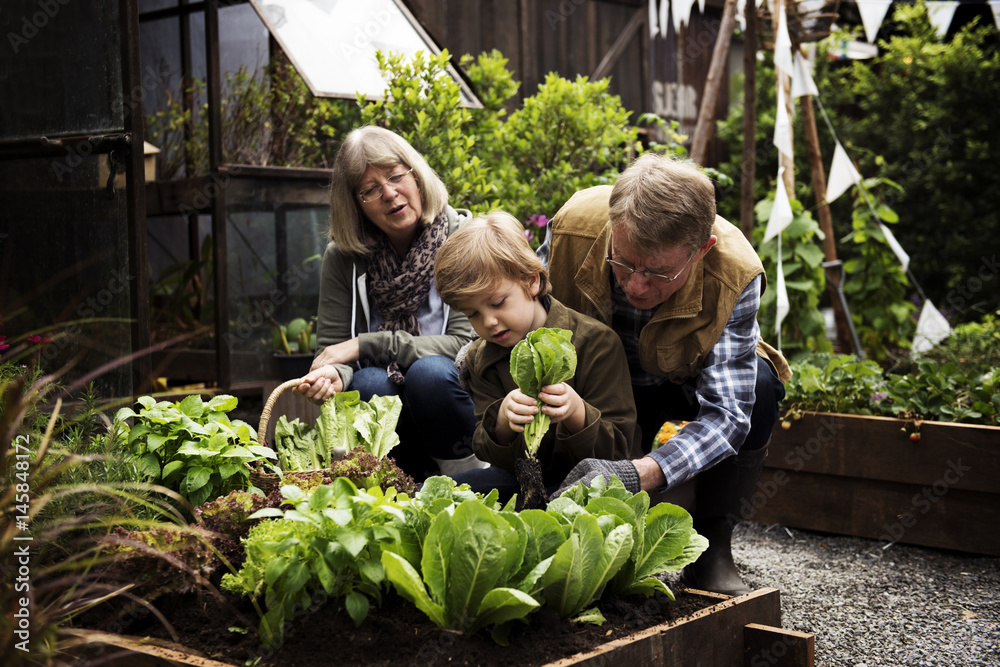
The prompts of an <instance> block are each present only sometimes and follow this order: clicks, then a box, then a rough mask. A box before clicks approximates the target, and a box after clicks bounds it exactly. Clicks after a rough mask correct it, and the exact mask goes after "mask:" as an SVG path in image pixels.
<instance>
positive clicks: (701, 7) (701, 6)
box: [698, 0, 705, 14]
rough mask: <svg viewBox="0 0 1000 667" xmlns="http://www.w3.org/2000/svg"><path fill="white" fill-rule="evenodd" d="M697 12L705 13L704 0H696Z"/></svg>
mask: <svg viewBox="0 0 1000 667" xmlns="http://www.w3.org/2000/svg"><path fill="white" fill-rule="evenodd" d="M698 11H699V12H701V13H702V14H704V13H705V0H698Z"/></svg>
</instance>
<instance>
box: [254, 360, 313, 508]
mask: <svg viewBox="0 0 1000 667" xmlns="http://www.w3.org/2000/svg"><path fill="white" fill-rule="evenodd" d="M300 384H302V378H294V379H292V380H288V381H287V382H283V383H281V384H279V385H278V386H277V387H275V388H274V391H272V392H271V395H270V396H269V397H268V399H267V401H266V402H265V403H264V411H263V412H262V413H261V415H260V425H259V426H258V427H257V442H258V443H260V444H264V436H265V435H266V434H267V426H268V423H269V422H270V420H271V410H273V409H274V404H275V403H276V402H277V401H278V397H279V396H281V392H283V391H285V390H286V389H290V388H291V387H296V386H298V385H300ZM272 449H273V447H272ZM247 465H248V466H249V464H247ZM249 467H250V482H251V483H252V484H253V485H254V486H256V487H257V488H258V489H260V490H261V491H263V492H264V493H270V492H271V491H273V490H274V489H276V488H277V487H278V485H279V484H280V483H281V475H278V474H277V473H273V472H271V471H269V470H264V469H263V468H261V467H260V466H259V465H258V466H249ZM318 472H319V473H321V472H323V471H322V470H302V471H297V472H291V473H285V474H286V475H295V476H309V475H313V474H315V473H318Z"/></svg>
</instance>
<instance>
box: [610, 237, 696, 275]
mask: <svg viewBox="0 0 1000 667" xmlns="http://www.w3.org/2000/svg"><path fill="white" fill-rule="evenodd" d="M696 254H698V251H697V250H695V251H694V252H692V253H691V255H690V256H689V257H688V258H687V261H686V262H684V266H682V267H681V270H680V271H678V272H677V274H676V275H675V276H673V277H672V278H671V277H670V276H665V275H663V274H662V273H653V272H652V271H650V270H649V269H637V268H635V267H634V266H629V265H628V264H623V263H621V262H618V261H616V260H613V259H611V244H610V243H608V256H607V257H605V258H604V259H605V261H607V263H608V264H610V265H611V268H613V269H615V271H616V272H617V273H618V274H619V276H618V277H619V279H624V280H629V279H631V278H632V274H634V273H638V274H639V275H640V276H642V277H643V278H645V279H646V280H652V279H654V278H655V279H656V280H659V281H661V282H664V283H672V282H674V281H675V280H677V279H678V278H679V277H680V275H681V274H682V273H684V269H686V268H687V265H688V264H690V263H691V260H692V259H694V256H695V255H696Z"/></svg>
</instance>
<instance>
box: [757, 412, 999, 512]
mask: <svg viewBox="0 0 1000 667" xmlns="http://www.w3.org/2000/svg"><path fill="white" fill-rule="evenodd" d="M903 429H905V430H903ZM912 430H913V426H912V422H908V421H904V420H900V419H893V418H890V417H862V416H857V415H841V414H834V413H819V414H817V413H806V414H804V415H803V416H802V418H801V419H798V420H793V421H792V422H791V427H790V428H789V429H788V430H787V431H786V430H784V429H782V428H781V425H780V423H779V424H776V425H775V429H774V432H773V434H772V436H771V445H770V448H769V452H768V456H767V460H766V461H765V466H766V467H769V468H776V469H784V470H793V471H799V470H801V471H805V472H814V473H825V474H830V475H839V476H844V477H857V478H861V479H871V480H885V481H890V482H902V483H908V484H917V485H931V484H934V483H935V482H937V481H938V480H943V481H944V482H946V483H947V484H948V485H949V487H950V488H956V489H966V490H970V491H983V492H986V493H992V494H997V493H1000V427H997V426H980V425H972V424H951V423H944V422H923V423H922V424H921V425H920V441H919V442H913V441H911V440H910V432H912Z"/></svg>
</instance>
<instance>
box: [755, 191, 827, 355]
mask: <svg viewBox="0 0 1000 667" xmlns="http://www.w3.org/2000/svg"><path fill="white" fill-rule="evenodd" d="M791 205H792V216H793V217H792V221H791V222H790V223H789V224H788V226H787V227H786V228H785V230H784V231H783V232H782V233H781V269H782V273H783V274H784V278H785V288H786V290H787V292H788V305H789V314H788V315H787V316H786V317H785V319H784V320H782V322H781V349H782V352H783V353H784V354H785V356H786V357H788V358H789V359H794V358H796V357H797V356H800V355H802V354H808V353H810V352H814V351H820V352H824V351H827V352H828V351H830V350H831V349H832V346H831V345H830V341H828V340H827V339H826V321H825V320H824V318H823V314H822V313H821V312H820V311H819V301H820V297H821V296H822V294H823V292H824V290H825V289H826V288H825V282H824V280H825V279H824V277H823V268H822V266H820V265H821V264H822V262H823V250H822V249H821V248H820V246H819V245H818V244H817V239H822V232H821V231H820V229H819V224H818V223H817V222H816V221H815V220H813V217H812V215H811V214H810V213H809V211H805V210H803V208H802V204H800V203H799V202H798V201H797V200H795V199H792V200H791ZM773 206H774V195H773V194H772V195H770V196H769V197H768V198H767V199H763V200H761V201H759V202H758V203H757V205H756V206H755V207H754V212H755V215H756V217H757V225H755V227H754V242H755V243H756V245H757V248H758V250H757V253H758V254H759V255H760V258H761V262H763V264H764V273H765V275H766V276H767V285H768V288H767V290H766V291H765V292H764V295H763V296H762V297H761V299H760V310H758V311H757V321H758V322H759V323H760V331H761V337H762V338H764V339H765V340H768V341H772V342H774V343H777V336H776V335H775V326H774V324H775V320H776V318H777V310H778V302H777V298H778V289H777V288H778V239H777V238H773V239H771V240H770V241H768V242H767V243H762V240H763V238H764V233H765V232H766V230H767V220H768V218H769V217H770V216H771V208H772V207H773Z"/></svg>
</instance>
